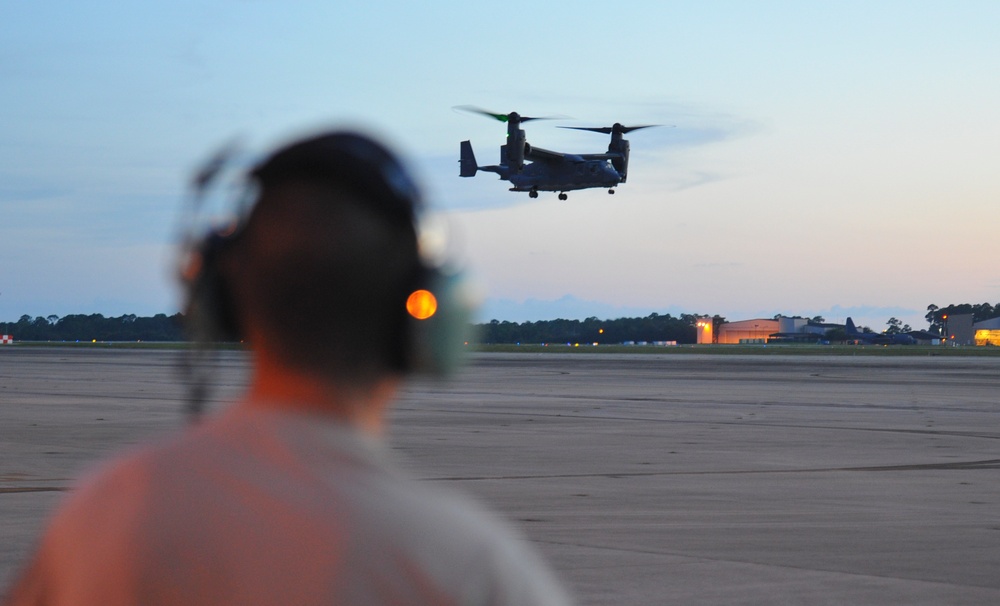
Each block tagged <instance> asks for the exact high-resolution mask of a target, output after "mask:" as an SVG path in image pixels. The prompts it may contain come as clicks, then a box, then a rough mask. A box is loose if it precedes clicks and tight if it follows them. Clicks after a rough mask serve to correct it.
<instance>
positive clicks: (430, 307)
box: [402, 270, 475, 375]
mask: <svg viewBox="0 0 1000 606" xmlns="http://www.w3.org/2000/svg"><path fill="white" fill-rule="evenodd" d="M406 307H407V318H406V322H405V332H406V334H405V335H404V342H403V343H402V346H403V347H405V351H406V358H405V360H406V361H407V364H406V369H405V370H407V371H410V372H416V373H421V374H430V375H444V374H448V373H450V372H452V371H454V370H455V368H457V367H458V365H459V363H460V361H461V355H462V350H463V349H464V347H465V344H466V343H467V342H468V340H469V339H470V337H471V336H472V335H471V329H472V324H471V322H472V311H473V309H474V307H475V305H474V296H473V294H472V292H471V287H470V285H469V282H468V280H467V278H466V277H465V276H464V275H463V274H461V273H446V272H443V271H441V270H425V275H424V280H423V281H422V288H420V289H418V290H416V291H414V292H413V293H411V294H410V297H409V298H408V299H407V305H406Z"/></svg>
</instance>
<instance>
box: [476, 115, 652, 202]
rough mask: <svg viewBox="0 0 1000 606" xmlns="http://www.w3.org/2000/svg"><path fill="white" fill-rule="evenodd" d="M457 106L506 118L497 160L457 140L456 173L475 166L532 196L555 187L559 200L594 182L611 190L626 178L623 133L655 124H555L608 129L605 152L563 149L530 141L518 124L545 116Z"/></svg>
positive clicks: (580, 128)
mask: <svg viewBox="0 0 1000 606" xmlns="http://www.w3.org/2000/svg"><path fill="white" fill-rule="evenodd" d="M457 109H462V110H464V111H470V112H473V113H477V114H482V115H484V116H489V117H491V118H494V119H496V120H499V121H500V122H506V123H507V143H506V144H504V145H501V146H500V164H493V165H489V166H479V164H478V163H477V162H476V156H475V154H474V153H473V151H472V143H471V142H470V141H462V143H461V146H460V153H461V156H460V160H459V162H460V165H461V168H460V171H459V176H462V177H474V176H476V173H477V172H478V171H484V172H491V173H496V174H498V175H500V178H501V179H503V180H505V181H510V183H511V185H513V187H511V188H510V191H526V192H528V196H529V197H531V198H537V197H538V192H540V191H557V192H559V199H560V200H565V199H566V198H567V196H566V192H568V191H572V190H575V189H590V188H594V187H601V188H607V190H608V193H609V194H613V193H615V187H616V186H617V185H618V184H619V183H624V182H625V180H626V179H627V178H628V156H629V144H628V141H626V140H625V138H624V137H623V135H625V134H626V133H629V132H631V131H634V130H638V129H640V128H649V127H651V126H656V125H655V124H646V125H643V126H622V125H621V124H618V123H616V124H615V125H614V126H606V127H598V128H593V127H585V126H563V127H561V128H572V129H575V130H587V131H591V132H596V133H603V134H605V135H611V143H610V144H609V145H608V151H607V152H604V153H596V154H567V153H562V152H555V151H550V150H547V149H542V148H540V147H535V146H533V145H531V144H530V143H528V141H527V140H526V138H525V135H524V130H523V129H522V128H521V124H522V123H524V122H530V121H531V120H543V119H546V118H539V117H527V116H522V115H520V114H518V113H517V112H511V113H509V114H497V113H493V112H489V111H486V110H484V109H479V108H477V107H470V106H461V107H458V108H457Z"/></svg>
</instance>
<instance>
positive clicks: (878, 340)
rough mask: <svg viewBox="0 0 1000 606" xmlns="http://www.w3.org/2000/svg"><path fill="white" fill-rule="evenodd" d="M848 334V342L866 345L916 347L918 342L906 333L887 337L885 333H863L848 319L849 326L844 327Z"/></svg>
mask: <svg viewBox="0 0 1000 606" xmlns="http://www.w3.org/2000/svg"><path fill="white" fill-rule="evenodd" d="M844 332H845V333H847V340H848V341H854V342H855V343H864V344H866V345H916V344H917V340H916V339H914V338H913V337H912V336H910V335H908V334H905V333H897V334H894V335H887V334H885V333H884V332H861V331H859V330H858V327H857V326H855V325H854V320H852V319H850V318H847V325H846V326H845V327H844Z"/></svg>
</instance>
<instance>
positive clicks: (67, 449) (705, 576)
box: [0, 348, 1000, 604]
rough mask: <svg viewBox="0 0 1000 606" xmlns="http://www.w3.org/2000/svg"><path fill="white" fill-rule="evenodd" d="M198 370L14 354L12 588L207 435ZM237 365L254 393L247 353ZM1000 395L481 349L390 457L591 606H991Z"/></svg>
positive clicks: (976, 373) (835, 366) (174, 362)
mask: <svg viewBox="0 0 1000 606" xmlns="http://www.w3.org/2000/svg"><path fill="white" fill-rule="evenodd" d="M178 356H179V353H178V352H172V351H146V350H100V349H79V350H77V349H28V348H0V449H2V452H3V456H2V457H0V524H2V537H3V540H2V541H0V583H2V584H3V586H6V585H7V583H8V582H9V579H10V578H11V575H13V574H14V571H15V570H16V568H17V566H19V565H20V564H21V563H22V562H23V560H24V558H25V557H27V555H28V553H30V550H31V546H32V543H33V542H34V541H35V540H36V539H37V535H38V532H39V531H40V529H41V527H42V525H43V523H44V518H45V515H46V514H47V513H48V512H49V511H50V510H51V508H52V507H53V505H54V503H55V502H56V500H57V499H58V498H59V496H60V494H61V492H60V491H62V490H64V489H66V488H67V487H68V486H70V483H71V482H70V479H71V478H72V477H73V476H74V475H76V474H77V473H79V472H80V471H81V470H82V469H84V468H85V467H86V466H88V465H89V464H91V463H92V462H93V461H95V460H96V459H99V458H100V457H103V456H106V455H107V454H109V453H110V452H113V451H117V450H120V449H121V448H123V447H128V446H129V445H131V444H134V443H136V442H139V441H141V440H143V439H145V438H148V437H149V436H151V435H153V434H157V433H161V432H165V431H171V430H174V429H177V428H179V427H181V426H183V424H184V416H183V414H182V409H183V407H184V404H185V399H186V388H185V379H184V377H183V376H182V375H180V374H179V373H178V366H179V364H178ZM213 368H214V372H213V375H214V376H215V377H216V379H215V380H216V382H218V383H220V384H221V390H220V393H219V394H218V397H219V398H220V399H223V400H224V399H225V398H226V397H229V396H231V395H232V394H234V393H237V392H238V389H239V386H240V384H241V383H242V381H243V379H244V377H245V372H246V368H245V363H244V359H243V357H242V355H241V354H239V353H234V352H229V353H224V354H222V355H221V356H220V357H219V359H217V360H216V361H215V362H214V363H213ZM998 394H1000V358H995V357H986V358H961V357H905V358H902V357H900V358H897V357H833V356H829V357H827V356H814V357H813V356H810V357H804V356H803V357H800V356H767V357H759V356H740V355H735V356H716V355H702V354H693V355H676V354H674V355H671V354H663V355H628V354H623V355H602V354H585V355H578V354H567V355H563V354H537V355H520V354H478V355H476V356H474V358H473V359H472V361H471V363H470V365H469V366H468V367H467V368H466V369H465V370H464V371H462V373H460V375H459V376H458V377H456V379H455V380H453V381H451V382H448V383H437V382H429V381H418V382H412V383H410V384H408V385H407V386H406V387H405V388H404V391H403V393H402V397H401V399H400V401H399V403H398V405H397V406H396V408H395V411H394V413H393V423H394V424H393V426H392V430H391V433H390V436H389V439H390V441H391V444H392V446H393V448H394V449H396V450H397V451H398V452H399V454H400V456H401V458H402V459H403V460H404V461H405V463H404V464H405V466H406V467H408V468H409V469H410V470H411V471H412V472H413V473H414V474H416V475H417V476H418V477H420V478H422V479H423V480H424V481H427V482H439V483H443V484H444V483H446V484H448V485H453V486H458V487H460V488H461V489H463V490H466V491H469V492H472V493H474V494H476V495H478V496H479V497H480V498H481V499H482V500H484V501H486V502H487V503H488V504H489V505H490V506H492V507H493V508H494V509H497V510H499V511H501V512H502V513H503V514H504V515H506V516H507V517H508V518H509V519H511V520H513V521H514V522H515V523H516V524H518V525H519V526H520V527H521V528H522V529H523V531H524V533H525V534H526V537H527V538H528V540H531V541H533V542H534V543H535V544H536V545H537V546H538V548H539V549H541V550H542V551H543V552H544V553H545V554H546V555H547V556H548V557H549V559H550V560H551V561H552V563H553V565H554V566H555V568H556V569H557V571H558V572H559V574H560V576H561V577H562V578H563V579H564V580H565V582H566V583H567V585H568V586H569V587H570V588H571V590H572V591H573V593H574V594H575V595H576V596H577V598H578V600H579V602H580V603H581V604H623V603H627V604H674V603H676V604H689V603H699V604H756V603H793V604H794V603H810V604H843V603H852V604H885V603H907V604H942V603H948V604H985V603H998V602H1000V574H998V571H1000V405H998ZM222 406H224V404H222V403H215V404H214V405H213V408H214V409H218V408H220V407H222Z"/></svg>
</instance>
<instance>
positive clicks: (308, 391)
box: [247, 353, 399, 435]
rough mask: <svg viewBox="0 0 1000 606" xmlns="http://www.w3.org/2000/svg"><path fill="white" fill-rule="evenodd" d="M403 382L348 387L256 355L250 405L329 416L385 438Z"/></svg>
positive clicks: (383, 381)
mask: <svg viewBox="0 0 1000 606" xmlns="http://www.w3.org/2000/svg"><path fill="white" fill-rule="evenodd" d="M398 388H399V379H397V378H394V377H393V378H385V379H382V380H380V381H378V382H376V383H374V384H372V385H363V386H358V385H348V384H346V382H345V381H335V380H332V379H330V378H326V377H317V376H315V375H313V374H311V373H307V372H303V371H300V370H297V369H291V368H288V367H287V366H284V365H280V364H277V363H276V362H275V361H274V360H272V359H270V358H269V357H268V356H266V355H259V354H256V353H255V355H254V363H253V371H252V375H251V378H250V386H249V389H248V392H247V405H248V406H255V407H256V406H260V407H267V408H273V409H280V410H288V411H300V412H309V413H314V414H317V413H318V414H323V415H328V416H330V417H332V418H334V419H336V420H338V421H340V422H343V423H345V424H347V425H351V426H354V427H356V428H358V429H360V430H362V431H365V432H367V433H370V434H373V435H381V434H382V433H383V432H384V428H385V417H386V413H387V412H388V408H389V405H390V404H391V402H392V400H393V398H394V397H395V395H396V392H397V390H398Z"/></svg>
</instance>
